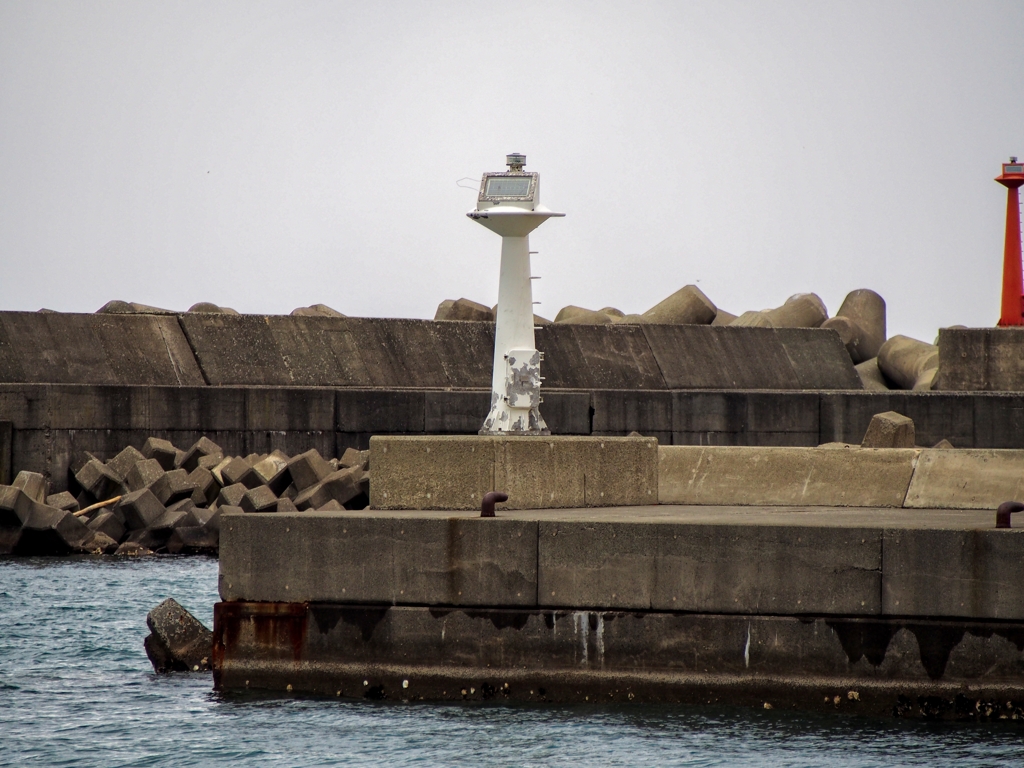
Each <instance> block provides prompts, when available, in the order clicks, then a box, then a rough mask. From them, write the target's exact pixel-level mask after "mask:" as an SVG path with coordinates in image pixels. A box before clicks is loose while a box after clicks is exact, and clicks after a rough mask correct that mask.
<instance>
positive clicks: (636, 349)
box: [488, 324, 665, 389]
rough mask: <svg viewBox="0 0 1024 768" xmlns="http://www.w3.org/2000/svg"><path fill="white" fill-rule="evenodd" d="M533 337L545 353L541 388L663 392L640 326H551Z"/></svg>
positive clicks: (656, 365) (661, 383)
mask: <svg viewBox="0 0 1024 768" xmlns="http://www.w3.org/2000/svg"><path fill="white" fill-rule="evenodd" d="M534 335H535V337H536V341H537V349H539V350H540V351H541V352H542V353H543V354H544V360H543V362H542V363H541V373H542V375H543V376H544V379H545V382H544V386H545V387H549V388H569V389H664V388H665V384H664V377H663V376H662V375H661V369H660V368H659V367H658V361H657V360H656V359H655V356H654V354H653V352H652V351H651V348H650V344H649V343H648V339H647V336H646V334H645V333H644V330H643V329H642V328H640V327H638V326H635V325H633V326H630V325H614V326H612V325H607V326H606V325H601V326H593V325H579V324H564V325H559V324H554V325H549V326H544V327H543V328H539V329H537V330H536V331H535V332H534ZM488 388H489V387H488Z"/></svg>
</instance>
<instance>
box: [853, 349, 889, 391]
mask: <svg viewBox="0 0 1024 768" xmlns="http://www.w3.org/2000/svg"><path fill="white" fill-rule="evenodd" d="M854 367H855V368H856V369H857V375H858V376H860V381H861V384H863V385H864V389H870V390H872V391H875V392H888V391H889V390H890V389H891V387H890V386H889V384H888V382H886V380H885V376H883V375H882V370H881V369H880V368H879V367H878V358H877V357H872V358H871V359H870V360H865V361H864V362H863V363H858V364H857V365H856V366H854Z"/></svg>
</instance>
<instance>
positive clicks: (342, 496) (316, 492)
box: [243, 466, 363, 509]
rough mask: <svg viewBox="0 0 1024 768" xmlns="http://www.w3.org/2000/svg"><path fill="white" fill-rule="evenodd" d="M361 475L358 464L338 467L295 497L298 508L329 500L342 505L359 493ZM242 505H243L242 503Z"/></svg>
mask: <svg viewBox="0 0 1024 768" xmlns="http://www.w3.org/2000/svg"><path fill="white" fill-rule="evenodd" d="M362 475H363V468H362V467H360V466H355V467H348V468H346V469H339V470H337V471H336V472H332V473H331V474H329V475H327V477H325V478H324V479H323V480H321V481H320V482H319V483H317V484H316V485H312V486H310V487H309V488H307V489H306V490H304V491H302V492H301V493H299V495H298V496H296V497H295V506H296V507H297V508H298V509H321V508H322V507H323V506H324V505H326V504H327V503H328V502H330V501H335V502H337V503H338V504H339V505H341V506H342V508H344V505H345V504H346V503H347V502H349V501H350V500H352V499H354V498H355V497H356V496H358V495H359V492H360V487H359V481H360V478H361V477H362ZM243 507H244V505H243Z"/></svg>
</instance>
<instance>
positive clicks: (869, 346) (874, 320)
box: [822, 288, 886, 363]
mask: <svg viewBox="0 0 1024 768" xmlns="http://www.w3.org/2000/svg"><path fill="white" fill-rule="evenodd" d="M836 320H841V321H844V322H845V323H848V324H849V326H850V328H851V331H852V332H851V333H850V334H849V338H845V337H844V338H843V343H844V344H845V345H846V349H847V351H848V352H849V353H850V357H851V358H852V359H853V362H854V363H863V362H864V361H866V360H870V359H872V358H874V357H878V352H879V350H880V349H881V348H882V344H884V343H885V339H886V328H885V299H883V298H882V297H881V296H879V295H878V294H877V293H875V292H874V291H872V290H869V289H867V288H859V289H858V290H856V291H851V292H850V293H848V294H846V298H845V299H844V300H843V304H842V306H841V307H839V311H838V312H836V316H835V317H834V318H832V319H831V320H826V321H825V322H824V323H822V327H828V326H829V323H832V322H833V321H836ZM840 336H843V333H842V332H840Z"/></svg>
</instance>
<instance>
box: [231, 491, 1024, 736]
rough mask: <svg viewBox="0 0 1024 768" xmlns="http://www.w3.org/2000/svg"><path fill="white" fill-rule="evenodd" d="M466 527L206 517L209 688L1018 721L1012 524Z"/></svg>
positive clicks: (1023, 664)
mask: <svg viewBox="0 0 1024 768" xmlns="http://www.w3.org/2000/svg"><path fill="white" fill-rule="evenodd" d="M478 514H479V513H473V512H468V511H465V512H463V511H420V510H391V511H378V510H364V511H361V512H324V513H310V512H305V513H283V514H278V513H274V514H262V515H257V514H242V513H230V512H229V513H225V514H224V516H223V518H222V527H221V573H220V590H221V598H222V600H223V602H221V603H219V604H218V605H217V607H216V610H215V628H214V634H215V651H214V655H215V658H214V668H215V680H216V685H217V686H218V688H220V689H224V690H230V689H238V688H263V689H270V690H281V691H289V690H290V691H307V692H311V693H318V694H325V695H341V696H356V697H367V698H394V699H464V698H465V699H488V698H492V697H501V698H510V699H526V700H547V701H554V700H579V701H584V700H590V701H594V700H602V701H608V700H624V701H630V700H631V701H683V702H694V703H698V702H708V701H729V702H735V703H747V704H756V705H758V706H760V705H763V704H768V705H770V706H797V707H802V708H819V709H821V708H823V709H828V710H834V709H837V708H838V709H841V710H844V711H845V710H849V711H858V712H865V713H869V712H870V713H878V714H898V715H904V716H925V717H957V718H967V719H976V718H984V717H1002V716H1006V717H1020V716H1024V556H1022V555H1024V529H1022V530H1014V529H1010V530H1005V529H1004V530H996V529H994V522H995V520H994V512H993V511H986V510H948V509H943V510H932V509H893V508H865V507H859V508H830V507H778V506H773V507H757V506H743V507H708V506H699V507H698V506H677V505H658V506H639V507H604V508H587V509H557V510H545V509H532V510H516V511H501V510H500V508H499V511H498V517H497V518H493V519H482V518H480V517H478ZM986 713H987V714H986Z"/></svg>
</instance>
